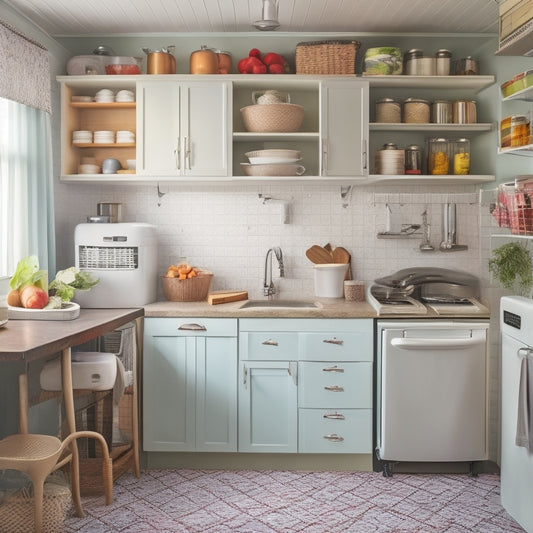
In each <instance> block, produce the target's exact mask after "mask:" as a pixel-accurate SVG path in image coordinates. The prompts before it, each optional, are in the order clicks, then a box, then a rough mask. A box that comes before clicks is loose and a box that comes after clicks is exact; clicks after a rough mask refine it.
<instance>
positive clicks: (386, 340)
mask: <svg viewBox="0 0 533 533" xmlns="http://www.w3.org/2000/svg"><path fill="white" fill-rule="evenodd" d="M488 327H489V325H488V322H487V321H470V320H469V321H459V320H445V321H441V320H431V321H430V320H410V321H400V320H390V321H379V322H378V354H377V409H376V413H377V424H376V438H377V443H376V456H377V458H378V459H380V460H382V461H384V465H383V466H384V475H385V476H388V475H391V471H390V463H388V461H390V462H397V461H408V462H418V461H427V462H448V461H450V462H451V461H458V462H463V461H467V462H473V461H480V460H484V459H486V458H487V330H488Z"/></svg>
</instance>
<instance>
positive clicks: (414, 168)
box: [405, 144, 422, 174]
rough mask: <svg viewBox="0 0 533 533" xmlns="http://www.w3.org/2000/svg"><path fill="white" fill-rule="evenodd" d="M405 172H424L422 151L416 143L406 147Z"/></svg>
mask: <svg viewBox="0 0 533 533" xmlns="http://www.w3.org/2000/svg"><path fill="white" fill-rule="evenodd" d="M405 173H406V174H422V152H421V150H420V146H418V145H416V144H411V145H410V146H408V147H407V148H406V149H405Z"/></svg>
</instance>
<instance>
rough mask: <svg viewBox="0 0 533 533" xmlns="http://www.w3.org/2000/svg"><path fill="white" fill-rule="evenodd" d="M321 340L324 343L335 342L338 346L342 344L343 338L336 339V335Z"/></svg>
mask: <svg viewBox="0 0 533 533" xmlns="http://www.w3.org/2000/svg"><path fill="white" fill-rule="evenodd" d="M322 342H325V343H326V344H337V345H338V346H342V345H343V344H344V341H343V340H340V339H337V338H336V337H333V338H332V339H324V340H323V341H322Z"/></svg>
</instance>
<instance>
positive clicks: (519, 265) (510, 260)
mask: <svg viewBox="0 0 533 533" xmlns="http://www.w3.org/2000/svg"><path fill="white" fill-rule="evenodd" d="M489 271H490V272H491V273H492V274H493V276H494V278H495V279H497V280H498V281H499V282H500V283H501V284H502V286H503V287H505V288H506V289H509V290H515V291H516V292H518V294H521V295H522V296H525V295H528V294H529V292H530V291H531V287H532V286H533V266H532V262H531V255H530V253H529V250H528V249H527V248H526V247H525V246H524V245H523V244H521V243H518V242H509V243H507V244H504V245H503V246H500V247H499V248H496V249H494V250H493V251H492V257H491V258H490V259H489Z"/></svg>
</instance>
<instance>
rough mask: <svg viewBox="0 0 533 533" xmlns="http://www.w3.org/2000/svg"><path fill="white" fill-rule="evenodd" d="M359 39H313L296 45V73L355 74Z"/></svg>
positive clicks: (359, 44)
mask: <svg viewBox="0 0 533 533" xmlns="http://www.w3.org/2000/svg"><path fill="white" fill-rule="evenodd" d="M360 46H361V43H360V42H359V41H313V42H307V43H298V44H297V45H296V74H336V75H343V74H355V58H356V55H357V51H358V50H359V47H360Z"/></svg>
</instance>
